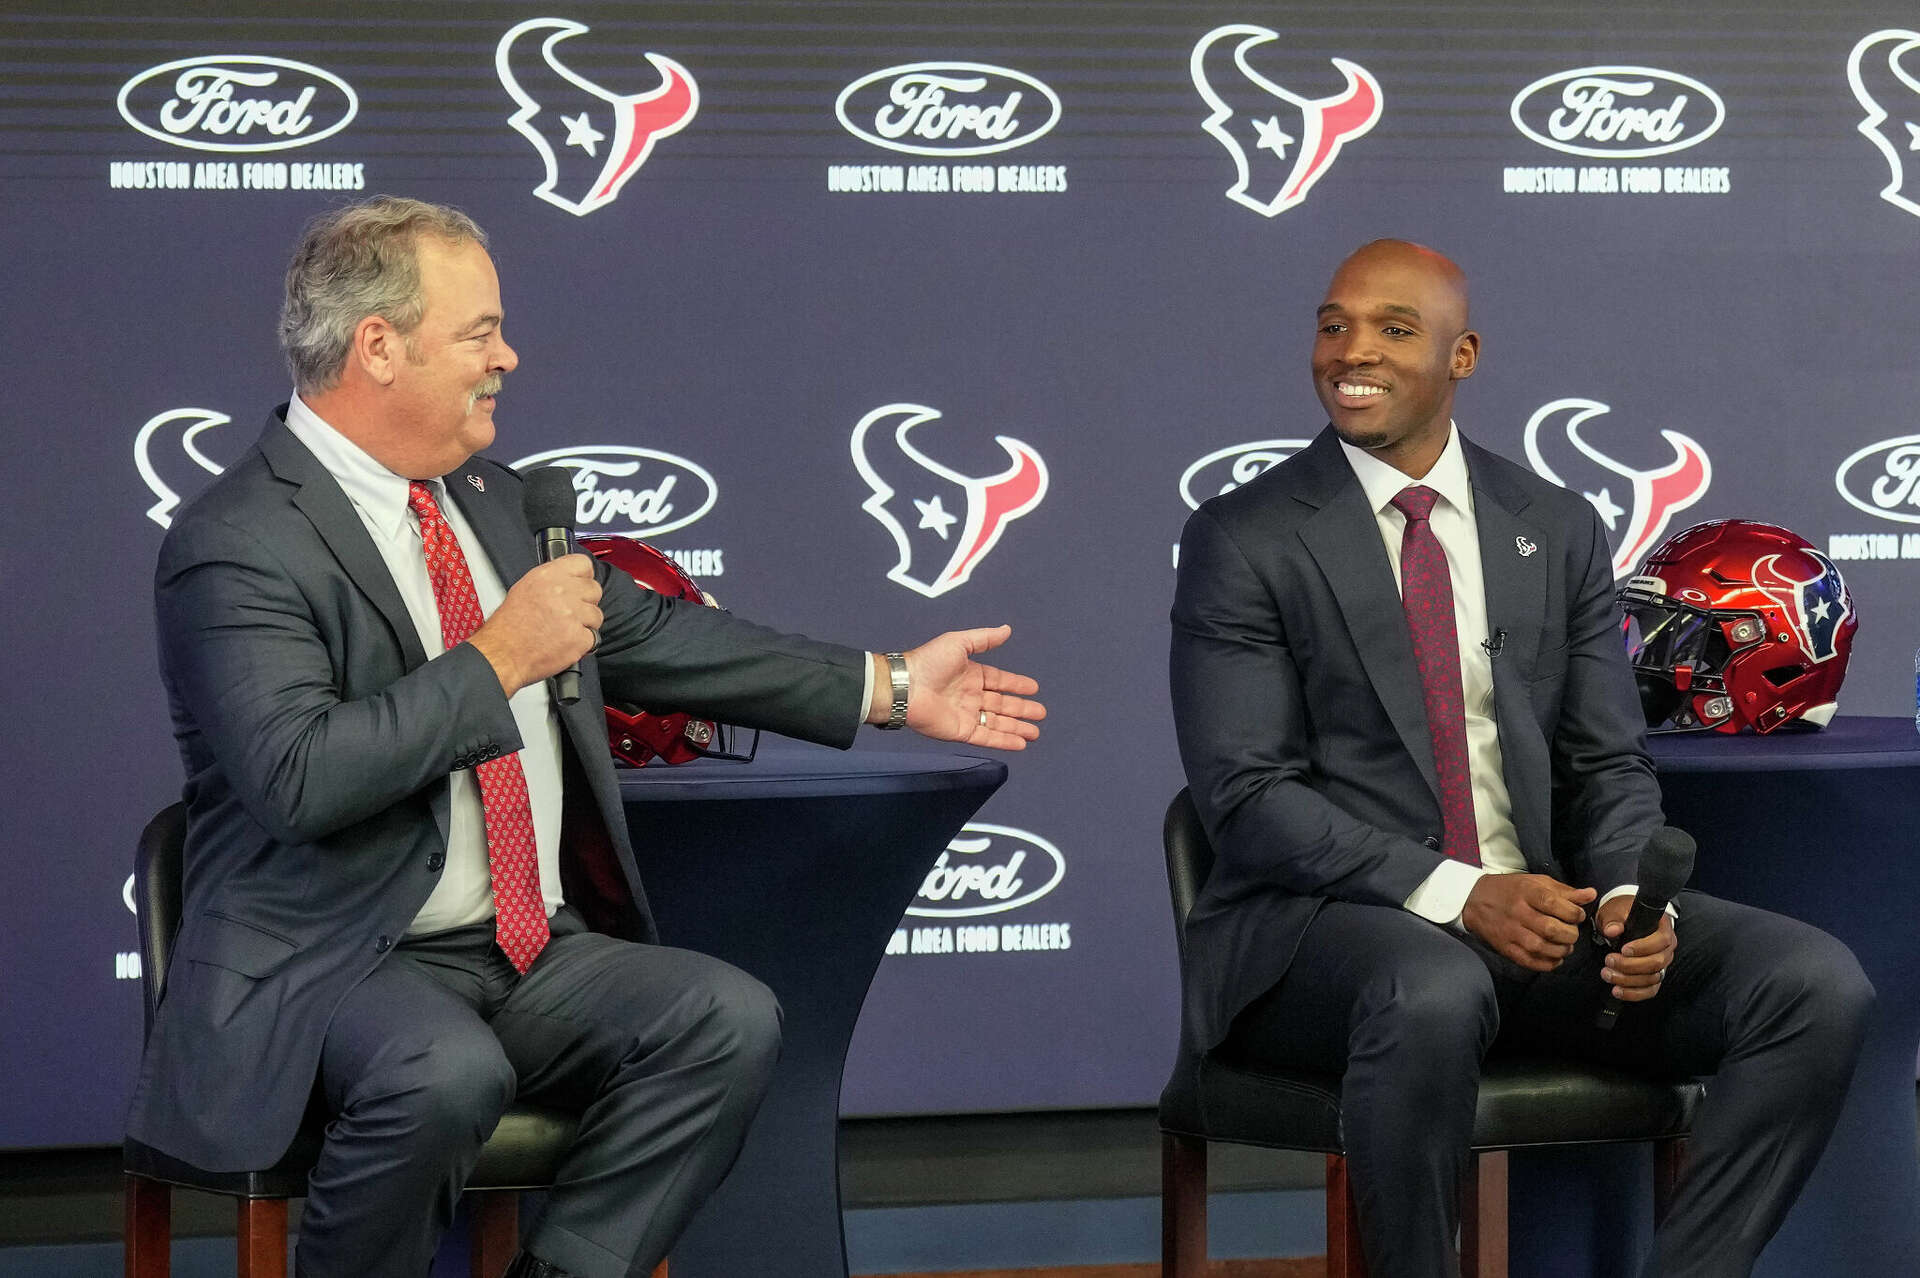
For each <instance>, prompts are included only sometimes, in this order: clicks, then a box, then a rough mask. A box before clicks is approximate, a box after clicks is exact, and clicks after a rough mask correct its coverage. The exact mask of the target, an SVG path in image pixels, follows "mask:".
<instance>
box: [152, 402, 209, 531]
mask: <svg viewBox="0 0 1920 1278" xmlns="http://www.w3.org/2000/svg"><path fill="white" fill-rule="evenodd" d="M232 420H233V418H231V417H229V416H227V415H226V414H225V413H216V412H214V411H213V410H212V409H211V408H176V409H173V410H171V411H170V412H165V413H160V414H158V415H156V416H154V417H150V418H148V419H147V422H146V424H145V425H143V426H142V427H141V428H140V433H139V434H138V435H135V436H134V437H133V465H134V468H135V469H136V470H138V471H139V472H140V478H141V479H143V480H145V481H146V484H147V488H148V490H149V491H151V492H152V493H153V496H154V503H153V505H151V506H149V507H147V518H148V519H151V520H152V521H153V522H154V523H156V524H159V525H160V526H161V527H162V528H171V527H172V526H173V512H174V510H175V509H177V508H178V507H179V505H180V501H181V496H182V494H181V491H180V488H179V487H176V485H181V486H184V485H188V484H192V485H196V488H195V491H198V489H197V485H199V484H204V483H205V482H206V480H205V479H203V478H201V477H200V476H198V475H195V474H194V473H193V471H192V470H191V469H189V468H188V467H186V466H184V465H182V464H181V462H180V460H179V459H178V458H177V457H176V456H175V454H176V452H177V453H178V454H179V456H180V457H184V458H185V459H186V460H187V461H190V462H192V463H193V465H194V466H197V467H199V468H200V469H201V470H203V471H205V472H206V473H207V474H209V475H218V474H219V473H220V472H221V471H222V470H224V469H226V468H225V467H224V466H222V465H221V464H220V463H219V462H217V461H215V460H214V459H213V458H211V457H209V456H207V455H206V454H205V453H204V452H201V451H200V444H199V442H198V441H199V437H200V436H201V435H202V434H204V433H205V432H207V431H210V430H212V429H213V428H214V427H216V426H225V425H226V424H227V423H228V422H230V421H232ZM169 428H171V429H169ZM176 435H177V438H173V439H172V440H171V442H170V443H163V442H162V441H163V440H165V439H167V438H168V437H169V436H176ZM163 472H165V473H163ZM189 495H190V494H189Z"/></svg>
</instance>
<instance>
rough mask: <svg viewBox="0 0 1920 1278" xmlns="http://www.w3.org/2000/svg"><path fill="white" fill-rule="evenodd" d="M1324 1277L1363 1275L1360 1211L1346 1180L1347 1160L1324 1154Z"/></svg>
mask: <svg viewBox="0 0 1920 1278" xmlns="http://www.w3.org/2000/svg"><path fill="white" fill-rule="evenodd" d="M1327 1278H1367V1261H1366V1257H1365V1255H1364V1254H1363V1253H1362V1252H1361V1250H1360V1213H1359V1211H1358V1210H1356V1209H1355V1207H1354V1204H1353V1185H1352V1183H1351V1182H1349V1181H1348V1180H1347V1160H1346V1159H1345V1158H1342V1157H1341V1156H1340V1155H1339V1154H1328V1155H1327Z"/></svg>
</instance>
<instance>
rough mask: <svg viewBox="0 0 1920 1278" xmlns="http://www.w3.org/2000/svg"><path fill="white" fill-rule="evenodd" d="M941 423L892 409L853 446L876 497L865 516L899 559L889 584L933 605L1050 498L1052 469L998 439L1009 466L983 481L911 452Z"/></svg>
mask: <svg viewBox="0 0 1920 1278" xmlns="http://www.w3.org/2000/svg"><path fill="white" fill-rule="evenodd" d="M939 416H940V413H939V411H938V410H937V409H932V408H927V407H924V406H922V405H920V404H888V405H886V406H885V407H883V408H876V409H874V410H873V411H872V412H870V413H868V414H867V415H866V416H865V417H862V418H861V419H860V423H859V424H858V425H857V426H855V427H854V428H853V441H852V447H853V464H854V467H855V469H857V470H858V471H859V472H860V478H862V479H864V480H866V482H867V487H868V488H870V489H872V490H873V493H872V495H871V496H870V497H868V498H867V499H866V501H864V502H862V503H861V505H860V509H862V510H864V511H866V512H867V513H868V514H869V515H872V516H873V517H874V518H875V519H877V520H879V521H880V524H881V526H882V527H884V528H885V529H886V530H887V532H888V533H890V534H891V535H892V536H893V541H894V545H895V546H897V547H898V548H899V551H900V561H899V562H898V563H896V564H895V565H894V566H893V568H892V569H891V570H889V571H888V573H887V580H889V581H896V582H899V583H900V584H901V585H903V586H905V587H906V588H907V589H909V590H915V591H918V592H919V593H920V594H923V595H925V596H926V597H927V598H929V599H932V598H934V597H935V596H937V595H943V594H945V593H946V592H947V591H949V590H952V589H953V588H954V587H955V586H958V585H961V584H962V583H964V582H965V581H966V580H967V579H968V578H969V577H971V576H972V575H973V570H974V569H975V568H976V567H978V566H979V563H980V561H981V560H982V559H984V558H986V556H987V552H988V551H990V550H992V549H993V547H994V545H995V544H996V543H997V542H998V541H999V540H1000V534H1001V533H1003V532H1005V531H1006V527H1007V525H1008V524H1009V523H1011V522H1012V521H1013V520H1015V519H1018V518H1019V517H1020V516H1022V515H1024V514H1026V513H1027V512H1028V511H1030V510H1032V509H1033V508H1034V507H1035V506H1038V505H1039V504H1040V499H1041V498H1042V497H1045V496H1046V495H1047V464H1046V463H1045V462H1044V461H1042V460H1040V454H1039V453H1036V452H1034V451H1033V449H1031V448H1029V447H1028V446H1027V445H1025V444H1023V443H1021V442H1020V441H1019V440H1017V439H1009V438H1007V436H1005V435H995V436H994V437H993V438H994V442H995V443H997V444H999V445H1000V447H1001V448H1003V449H1005V450H1006V453H1007V458H1008V460H1009V461H1010V463H1011V464H1010V465H1009V466H1008V467H1007V469H1005V470H1003V471H1001V472H1000V473H999V474H997V475H989V476H987V477H986V478H983V479H976V478H973V477H972V476H968V475H963V474H961V473H960V472H959V471H957V470H954V469H952V468H951V467H949V466H943V465H941V464H940V463H939V462H937V461H935V460H933V458H931V457H929V456H927V455H926V454H925V453H924V452H922V451H920V449H918V448H916V447H914V445H913V444H912V443H911V442H910V441H909V440H908V439H907V435H908V433H909V432H910V431H912V430H913V429H914V428H915V427H917V426H919V425H920V424H921V423H923V422H930V421H934V420H936V419H937V418H938V417H939ZM890 424H891V425H892V429H890V430H889V429H886V427H887V426H888V425H890ZM896 497H898V498H901V499H902V500H899V501H896V500H895V498H896Z"/></svg>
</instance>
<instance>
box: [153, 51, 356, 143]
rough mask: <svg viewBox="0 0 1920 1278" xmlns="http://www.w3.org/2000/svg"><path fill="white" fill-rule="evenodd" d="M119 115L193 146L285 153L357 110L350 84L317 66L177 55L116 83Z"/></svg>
mask: <svg viewBox="0 0 1920 1278" xmlns="http://www.w3.org/2000/svg"><path fill="white" fill-rule="evenodd" d="M118 101H119V104H120V114H121V116H122V117H124V118H125V119H126V122H127V123H128V124H131V125H132V126H133V127H134V128H136V129H138V130H140V131H141V132H142V133H144V134H146V135H147V136H148V137H150V138H158V139H160V140H161V141H162V142H168V143H171V144H172V145H174V146H184V147H191V148H193V149H194V150H196V151H284V150H286V149H287V148H289V147H296V146H307V145H309V144H311V143H314V142H318V141H320V140H321V139H322V138H330V137H332V136H333V135H334V134H336V133H338V132H339V131H340V130H342V129H344V128H346V127H347V125H348V124H350V123H351V122H352V121H353V117H354V116H355V115H357V114H359V111H360V99H359V97H358V96H357V95H356V94H355V93H354V91H353V86H351V85H349V84H348V83H347V82H346V81H345V80H342V79H341V78H340V77H339V76H337V75H335V74H333V73H332V72H331V71H323V70H321V69H320V68H319V67H316V66H312V65H310V64H308V63H305V62H293V61H289V60H288V59H286V58H265V57H255V56H252V55H248V54H233V55H222V56H219V57H201V58H182V59H180V60H179V61H178V62H163V63H161V64H160V65H159V66H157V67H150V68H148V69H147V70H145V71H142V72H141V73H140V74H139V75H136V76H134V77H133V79H131V80H129V81H127V82H126V83H125V84H123V85H121V86H120V97H119V99H118Z"/></svg>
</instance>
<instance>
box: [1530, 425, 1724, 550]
mask: <svg viewBox="0 0 1920 1278" xmlns="http://www.w3.org/2000/svg"><path fill="white" fill-rule="evenodd" d="M1611 411H1613V410H1612V409H1610V408H1608V407H1607V405H1605V404H1602V403H1600V402H1599V401H1598V400H1592V399H1556V400H1554V401H1553V402H1552V403H1550V404H1546V405H1544V406H1543V407H1542V408H1541V409H1540V410H1539V411H1538V412H1536V413H1535V414H1534V415H1533V416H1532V417H1531V418H1530V419H1529V420H1528V421H1527V434H1526V449H1527V462H1528V464H1529V465H1531V466H1532V467H1533V469H1534V471H1535V473H1537V474H1538V475H1540V477H1541V478H1543V479H1550V480H1552V481H1553V482H1554V483H1556V484H1558V485H1560V486H1561V487H1562V488H1571V489H1574V490H1575V491H1577V492H1579V493H1580V495H1581V496H1583V497H1585V498H1586V499H1587V500H1588V501H1589V502H1591V503H1592V504H1593V508H1594V509H1595V510H1596V511H1598V512H1599V513H1600V521H1601V522H1602V523H1604V524H1605V525H1606V526H1607V535H1608V537H1609V538H1610V539H1611V540H1612V542H1613V575H1614V579H1615V580H1619V579H1621V578H1624V577H1630V576H1632V575H1633V566H1634V565H1635V564H1637V563H1639V562H1640V559H1641V557H1642V556H1643V555H1645V554H1646V553H1647V551H1649V550H1651V549H1652V548H1653V547H1654V545H1655V544H1656V543H1658V542H1659V540H1660V535H1661V534H1662V533H1664V532H1665V531H1666V530H1667V525H1668V524H1669V523H1671V522H1672V520H1673V517H1674V516H1675V515H1676V514H1678V513H1679V512H1681V511H1683V510H1685V509H1686V508H1687V507H1689V506H1691V505H1693V504H1694V503H1695V502H1697V501H1699V500H1700V498H1701V497H1702V496H1704V495H1705V494H1706V491H1707V486H1708V485H1709V484H1711V483H1712V482H1713V463H1712V462H1711V461H1709V460H1708V458H1707V451H1706V449H1704V448H1702V447H1700V445H1699V444H1696V443H1695V442H1694V441H1693V440H1691V439H1689V438H1687V437H1686V436H1685V435H1682V434H1681V433H1680V432H1678V431H1672V430H1663V431H1661V432H1660V435H1661V437H1662V438H1664V439H1665V440H1666V441H1667V443H1668V444H1670V445H1671V446H1672V447H1673V460H1672V461H1671V462H1668V463H1667V464H1666V465H1664V466H1655V467H1652V468H1651V469H1647V470H1636V469H1634V468H1633V467H1631V466H1628V465H1627V464H1626V463H1624V462H1620V461H1616V460H1615V459H1613V458H1612V457H1609V456H1607V455H1606V454H1605V453H1603V452H1601V451H1600V450H1599V449H1597V448H1595V447H1594V446H1593V445H1592V444H1590V443H1588V442H1587V441H1586V440H1585V439H1583V438H1582V437H1581V434H1580V427H1581V425H1582V424H1583V423H1585V422H1586V421H1587V420H1589V419H1590V418H1594V417H1598V416H1600V415H1601V414H1602V413H1608V412H1611ZM1562 414H1566V415H1567V416H1566V417H1565V418H1564V420H1562V421H1561V422H1560V424H1559V427H1558V429H1557V430H1548V429H1547V426H1548V423H1549V422H1552V421H1554V420H1555V419H1556V418H1558V417H1560V416H1561V415H1562ZM1559 441H1564V442H1566V443H1568V444H1571V445H1572V446H1573V450H1574V453H1576V454H1578V458H1584V459H1585V460H1584V461H1581V460H1579V459H1578V458H1576V457H1574V456H1571V455H1568V456H1565V457H1564V459H1563V461H1562V462H1561V463H1560V464H1561V465H1563V466H1570V467H1582V468H1584V469H1585V470H1586V471H1587V472H1588V478H1590V479H1592V480H1594V481H1595V482H1594V483H1593V485H1592V486H1591V487H1589V486H1587V485H1586V484H1584V483H1580V482H1573V481H1569V480H1567V479H1563V478H1561V471H1560V470H1559V469H1558V468H1557V467H1556V466H1555V465H1554V464H1553V463H1550V462H1549V461H1548V460H1547V452H1548V449H1549V447H1550V446H1551V445H1552V444H1554V443H1557V442H1559ZM1556 451H1561V452H1564V450H1556ZM1596 468H1597V469H1596ZM1610 476H1611V477H1612V478H1609V477H1610ZM1621 481H1625V482H1624V483H1623V482H1621ZM1616 490H1617V491H1616ZM1622 498H1624V499H1625V500H1626V503H1627V504H1626V505H1625V506H1622V505H1621V504H1620V502H1621V499H1622Z"/></svg>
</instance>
